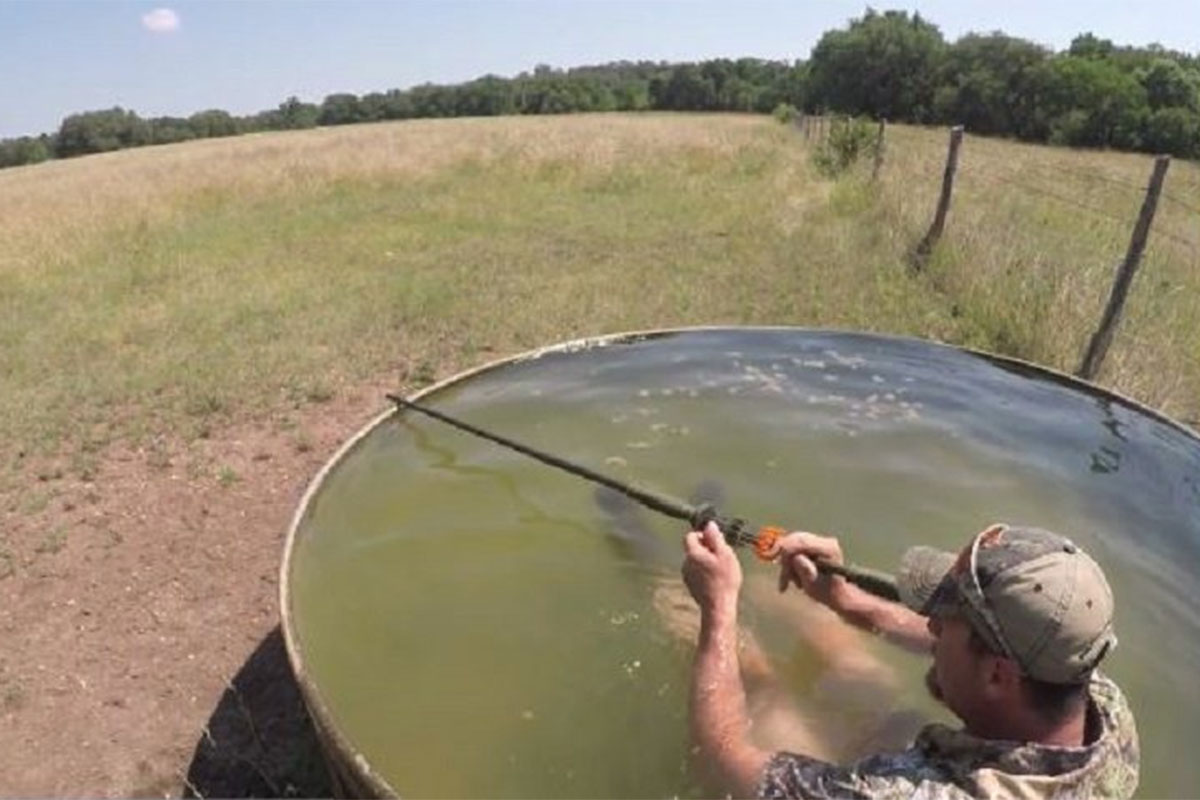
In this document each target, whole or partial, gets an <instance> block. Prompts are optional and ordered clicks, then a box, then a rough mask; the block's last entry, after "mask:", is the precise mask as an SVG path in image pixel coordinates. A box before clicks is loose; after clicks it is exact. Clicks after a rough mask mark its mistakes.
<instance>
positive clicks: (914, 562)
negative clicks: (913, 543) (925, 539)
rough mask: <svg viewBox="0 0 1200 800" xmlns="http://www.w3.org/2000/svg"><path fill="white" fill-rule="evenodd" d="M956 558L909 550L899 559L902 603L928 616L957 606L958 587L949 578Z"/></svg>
mask: <svg viewBox="0 0 1200 800" xmlns="http://www.w3.org/2000/svg"><path fill="white" fill-rule="evenodd" d="M955 560H956V556H955V555H954V554H953V553H947V552H946V551H945V550H937V549H935V548H932V547H913V548H910V549H909V550H908V551H907V552H905V553H904V555H903V556H902V557H901V558H900V570H899V572H898V573H897V574H896V587H897V588H898V589H899V590H900V602H902V603H904V605H906V606H908V607H909V608H911V609H912V610H913V611H916V612H917V613H919V614H923V615H925V616H927V617H928V616H933V615H934V614H936V613H937V612H938V611H941V610H944V609H945V608H948V607H952V606H953V605H954V604H955V603H956V602H957V591H958V589H957V586H956V584H955V581H954V579H953V578H952V577H951V576H950V568H951V567H952V566H954V562H955Z"/></svg>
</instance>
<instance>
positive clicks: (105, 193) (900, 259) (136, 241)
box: [0, 115, 1200, 453]
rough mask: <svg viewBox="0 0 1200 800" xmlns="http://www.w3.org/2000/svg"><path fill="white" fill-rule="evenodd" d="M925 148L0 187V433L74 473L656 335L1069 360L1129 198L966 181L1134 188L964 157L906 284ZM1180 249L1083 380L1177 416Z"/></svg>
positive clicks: (716, 120)
mask: <svg viewBox="0 0 1200 800" xmlns="http://www.w3.org/2000/svg"><path fill="white" fill-rule="evenodd" d="M943 140H944V134H943V133H942V132H937V131H923V130H919V129H905V128H894V129H892V131H891V132H890V134H889V146H888V160H887V162H886V165H885V168H884V175H883V179H882V180H881V183H880V185H878V186H875V187H871V186H868V185H866V183H865V182H864V180H863V179H862V177H861V175H857V174H855V175H851V176H849V177H846V178H843V179H841V180H840V181H839V182H837V183H830V182H828V181H826V180H823V179H821V178H820V177H818V175H817V174H816V172H815V171H814V170H813V169H812V167H811V166H810V163H809V159H808V155H807V151H806V149H805V147H804V144H803V141H802V139H801V138H800V137H799V136H798V135H797V134H796V132H795V131H794V130H793V129H791V128H788V127H785V126H780V125H778V124H776V123H774V122H772V121H771V120H769V119H759V118H750V117H737V116H707V117H705V116H654V115H647V116H630V117H625V116H617V115H607V116H603V117H579V116H577V117H567V118H558V119H555V118H537V119H499V120H455V121H423V122H412V123H399V124H387V125H370V126H357V127H348V128H339V129H332V130H320V131H311V132H304V133H294V134H278V135H273V136H262V137H247V138H245V139H241V140H229V141H224V142H203V143H195V144H188V145H181V146H172V147H164V148H147V149H144V150H138V151H130V152H125V153H117V154H112V155H109V156H103V157H97V158H86V159H80V160H77V161H70V162H62V163H55V164H48V165H41V166H38V167H32V168H23V169H19V170H9V171H6V172H5V173H0V195H4V196H13V195H12V192H15V191H22V190H23V195H22V196H23V197H24V198H25V199H24V202H23V205H22V206H21V207H20V208H18V209H17V211H16V213H14V214H12V215H6V218H5V219H4V220H0V310H2V311H3V313H2V314H0V373H2V374H4V375H5V376H6V380H5V388H4V391H3V392H2V393H0V435H3V438H4V440H5V441H7V442H10V443H13V445H14V447H20V448H22V449H30V448H32V449H34V450H44V451H53V450H55V449H57V448H59V447H66V448H68V449H71V450H76V449H83V450H85V451H86V452H89V453H94V452H97V451H98V450H102V449H103V447H104V446H105V445H106V444H107V443H109V442H111V441H113V440H114V439H123V438H132V439H139V438H141V439H143V440H149V438H150V437H154V436H157V435H160V434H162V433H164V432H174V433H181V434H182V436H183V437H184V438H189V437H190V438H200V437H203V436H205V435H207V432H208V431H209V430H210V428H211V426H212V425H213V424H221V423H222V422H223V421H227V420H232V419H237V418H244V417H246V416H254V415H263V414H268V415H269V414H273V413H276V412H278V411H279V410H280V409H284V408H294V407H296V406H298V405H303V404H308V403H320V402H325V401H327V400H329V399H331V398H333V397H334V396H335V395H336V394H337V393H338V392H339V391H342V390H343V389H345V388H346V387H348V386H353V385H355V384H357V383H361V382H362V381H365V380H368V379H371V378H375V379H378V377H379V376H381V375H384V376H394V377H395V381H396V383H397V384H400V383H401V382H406V383H408V384H409V385H421V384H424V383H428V382H429V381H431V380H434V379H435V378H436V377H438V376H440V375H443V374H445V373H447V372H448V371H449V370H451V369H454V368H457V367H460V366H464V365H469V364H472V363H476V362H478V361H481V360H485V359H490V358H493V357H495V356H496V355H498V354H504V353H508V352H512V351H516V350H521V349H524V348H528V347H533V346H536V345H540V344H544V343H548V342H553V341H558V340H562V339H566V338H571V337H575V336H581V335H593V334H598V333H603V332H610V331H618V330H625V329H632V328H649V327H659V326H674V325H695V324H714V323H730V324H760V323H762V324H796V325H807V326H820V327H826V326H828V327H838V328H854V329H862V330H874V331H888V332H897V333H906V334H914V335H919V336H928V337H933V338H939V339H944V340H948V341H952V342H959V343H964V344H969V345H975V346H980V347H984V348H988V349H993V350H1000V351H1002V352H1007V353H1011V354H1014V355H1019V356H1023V357H1027V358H1031V359H1033V360H1036V361H1040V362H1042V363H1046V364H1050V365H1052V366H1057V367H1060V368H1066V369H1068V370H1069V369H1073V368H1074V367H1075V365H1076V364H1077V362H1078V358H1079V354H1080V353H1081V352H1082V347H1083V345H1084V344H1085V342H1086V336H1087V334H1088V333H1090V326H1092V325H1094V323H1095V320H1097V319H1098V317H1099V313H1100V309H1101V308H1102V305H1103V300H1104V296H1105V295H1106V293H1107V290H1108V283H1109V281H1110V280H1111V273H1112V268H1113V266H1114V265H1115V264H1116V262H1117V260H1118V259H1119V257H1120V255H1121V253H1122V252H1123V250H1124V246H1125V245H1124V240H1125V238H1126V237H1127V236H1128V227H1129V226H1131V225H1132V220H1133V216H1134V214H1135V213H1136V208H1137V205H1138V202H1139V198H1138V196H1137V193H1136V192H1133V193H1129V192H1126V194H1125V195H1123V196H1121V197H1120V198H1119V199H1116V200H1113V201H1112V203H1111V204H1110V205H1106V206H1105V208H1106V209H1107V210H1111V212H1112V213H1113V215H1114V216H1117V217H1118V218H1120V219H1127V220H1128V226H1122V225H1116V224H1108V223H1097V222H1096V221H1095V220H1092V219H1089V218H1086V217H1083V216H1079V215H1076V214H1075V212H1074V210H1073V209H1071V208H1070V207H1069V206H1063V207H1059V206H1056V205H1055V204H1054V203H1053V202H1050V201H1048V200H1046V199H1044V198H1034V199H1031V197H1030V196H1028V195H1027V194H1025V193H1022V192H1021V191H1020V190H1018V189H1016V188H1014V187H1012V186H1003V188H1002V190H998V189H997V184H994V183H990V182H986V181H985V180H984V179H983V178H982V177H980V178H976V176H977V175H979V176H984V177H986V176H988V175H989V174H991V173H995V174H1000V175H1005V176H1008V175H1011V174H1013V172H1014V170H1017V171H1018V173H1019V175H1020V176H1021V177H1022V179H1023V180H1024V179H1028V180H1030V181H1033V180H1037V181H1039V183H1041V184H1046V178H1045V175H1044V174H1043V172H1044V170H1041V169H1040V168H1039V167H1038V166H1037V164H1040V163H1041V162H1052V163H1058V162H1062V163H1064V164H1066V165H1067V166H1069V167H1071V168H1072V169H1076V168H1079V169H1092V168H1093V166H1092V165H1093V164H1094V163H1102V164H1104V165H1106V166H1105V168H1106V169H1111V170H1112V171H1114V174H1119V175H1120V176H1122V177H1128V178H1129V179H1130V180H1131V181H1133V182H1134V183H1136V182H1138V181H1142V182H1144V180H1145V178H1144V176H1143V175H1142V174H1141V173H1142V171H1143V170H1142V169H1141V167H1140V166H1138V165H1140V164H1141V163H1143V162H1144V163H1146V164H1148V161H1147V160H1146V159H1137V157H1134V156H1115V155H1106V154H1086V155H1085V156H1083V157H1082V158H1083V161H1082V162H1081V161H1080V159H1081V156H1080V155H1079V154H1076V153H1072V152H1070V151H1057V150H1050V149H1046V148H1031V147H1024V146H1018V145H1013V144H1008V143H1003V142H988V141H986V140H976V139H973V138H970V137H969V138H968V141H967V143H966V144H965V145H964V154H963V160H964V164H965V165H966V167H965V169H964V176H963V180H962V183H961V185H960V187H959V189H958V192H957V196H956V199H955V207H954V209H953V210H952V212H951V216H950V221H949V225H948V229H947V238H946V240H945V242H944V246H943V247H942V248H941V250H940V251H939V252H938V253H937V255H936V257H935V259H934V262H933V264H932V265H931V268H930V270H929V273H928V274H927V275H925V276H919V277H916V278H914V277H912V276H910V275H909V274H908V272H907V271H906V269H905V267H904V263H905V258H906V255H907V252H908V249H909V248H911V246H912V244H913V243H914V242H915V241H916V240H917V239H918V238H919V237H920V235H921V233H922V232H923V227H924V225H926V224H927V223H928V217H929V215H930V214H931V212H932V206H933V202H934V199H935V196H936V191H937V184H938V179H939V175H940V171H939V170H940V167H938V166H937V165H938V163H939V160H940V158H941V151H942V148H943V146H944V145H943ZM1035 160H1036V161H1037V164H1034V162H1035ZM1026 162H1028V163H1029V164H1032V165H1033V166H1029V167H1028V173H1025V172H1020V170H1022V169H1025V167H1024V166H1022V165H1023V164H1026ZM1084 162H1086V163H1084ZM930 163H932V164H933V165H934V167H933V170H932V172H931V170H930V168H929V164H930ZM1187 166H1188V165H1177V166H1176V168H1175V169H1176V171H1177V172H1181V169H1180V168H1181V167H1182V168H1183V169H1185V170H1186V168H1187ZM39 170H42V172H41V173H39ZM1145 172H1147V173H1148V166H1147V167H1146V169H1145ZM1193 173H1194V170H1193ZM1054 177H1055V178H1056V179H1058V178H1060V177H1061V176H1058V175H1055V176H1054ZM1174 177H1175V176H1174V175H1173V176H1172V178H1173V179H1174ZM1192 180H1194V178H1192ZM972 181H974V183H973V182H972ZM1049 185H1050V186H1052V187H1054V188H1055V189H1056V190H1057V191H1062V192H1065V193H1070V194H1072V195H1073V196H1079V197H1081V198H1084V199H1086V200H1087V201H1088V202H1092V203H1095V202H1099V201H1097V200H1096V198H1095V193H1094V191H1090V192H1089V191H1088V190H1089V189H1090V188H1091V187H1089V186H1087V185H1085V184H1083V183H1081V184H1080V185H1079V186H1063V185H1062V180H1061V179H1060V180H1052V181H1051V182H1050V184H1049ZM1186 188H1187V187H1185V186H1184V185H1183V184H1177V185H1176V189H1177V190H1178V191H1185V189H1186ZM1114 196H1116V195H1115V194H1114ZM81 197H82V198H88V199H89V201H88V202H86V203H85V202H83V201H81V200H80V198H81ZM1197 204H1198V205H1200V201H1198V203H1197ZM1172 222H1173V223H1174V222H1178V220H1172ZM1191 224H1192V226H1193V229H1194V230H1196V231H1197V233H1196V236H1197V237H1198V238H1200V221H1198V220H1192V222H1191ZM1187 258H1193V259H1194V254H1187V255H1186V257H1185V255H1181V254H1180V252H1179V251H1167V250H1165V249H1163V248H1161V247H1160V248H1158V249H1156V250H1153V251H1152V252H1151V254H1150V257H1149V258H1148V260H1147V263H1146V265H1145V267H1144V269H1143V273H1142V275H1140V276H1139V279H1138V282H1137V283H1136V284H1135V287H1134V292H1133V297H1132V302H1131V306H1130V311H1129V315H1128V317H1127V319H1126V321H1125V323H1124V324H1123V326H1122V328H1121V330H1120V331H1119V332H1118V335H1117V339H1116V344H1115V346H1114V351H1113V355H1112V356H1111V357H1110V364H1109V366H1108V368H1107V369H1106V371H1105V373H1104V374H1103V375H1102V378H1103V380H1104V381H1106V382H1108V383H1110V384H1112V385H1114V386H1116V387H1117V388H1119V389H1124V390H1126V391H1130V392H1132V393H1133V394H1135V395H1137V396H1139V397H1141V398H1142V399H1145V400H1148V401H1149V402H1151V403H1154V404H1157V405H1160V406H1163V407H1165V408H1167V410H1169V411H1172V412H1176V413H1181V414H1184V415H1194V414H1195V413H1196V410H1197V409H1196V401H1195V399H1194V398H1196V397H1198V396H1200V352H1198V351H1197V347H1198V346H1200V345H1198V344H1197V341H1200V337H1196V336H1195V335H1194V331H1195V330H1197V324H1196V323H1197V322H1200V300H1197V298H1200V292H1197V291H1196V290H1197V289H1198V288H1200V287H1198V286H1197V284H1198V283H1200V271H1198V270H1197V269H1196V264H1195V262H1194V260H1193V261H1191V262H1188V261H1187Z"/></svg>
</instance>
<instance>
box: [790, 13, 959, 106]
mask: <svg viewBox="0 0 1200 800" xmlns="http://www.w3.org/2000/svg"><path fill="white" fill-rule="evenodd" d="M945 52H946V43H945V40H943V39H942V34H941V32H940V31H939V30H938V29H937V26H935V25H932V24H930V23H928V22H926V21H925V20H924V19H922V18H921V15H920V14H915V13H914V14H913V15H912V16H911V17H909V15H908V13H907V12H904V11H886V12H884V13H883V14H879V13H877V12H875V11H873V10H871V9H868V10H867V12H866V14H864V15H863V17H862V18H861V19H856V20H852V21H851V22H850V26H849V28H847V29H846V30H837V31H829V32H828V33H826V34H825V35H824V36H822V37H821V40H820V41H819V42H817V46H816V47H814V48H813V52H812V58H811V59H810V60H809V62H808V87H807V95H808V96H807V98H806V102H805V105H806V106H807V107H808V108H809V109H814V108H825V109H831V110H834V111H840V112H844V113H848V114H854V115H860V114H866V115H869V116H872V117H886V118H887V119H895V120H909V121H913V122H925V121H928V120H929V119H931V118H932V116H933V102H934V93H935V90H936V86H937V78H938V70H939V68H940V66H941V62H942V59H943V58H944V57H945Z"/></svg>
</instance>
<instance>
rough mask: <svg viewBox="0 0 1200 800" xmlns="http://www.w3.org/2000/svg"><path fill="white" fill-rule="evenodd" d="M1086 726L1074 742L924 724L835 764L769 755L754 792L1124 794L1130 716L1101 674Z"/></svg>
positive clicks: (1133, 779)
mask: <svg viewBox="0 0 1200 800" xmlns="http://www.w3.org/2000/svg"><path fill="white" fill-rule="evenodd" d="M1089 691H1090V693H1091V700H1092V704H1091V708H1089V717H1090V719H1089V728H1090V729H1091V730H1095V728H1094V727H1092V726H1094V725H1097V724H1098V725H1099V726H1100V727H1099V735H1098V736H1096V737H1095V738H1094V740H1093V741H1092V742H1091V744H1087V745H1084V746H1082V747H1050V746H1045V745H1039V744H1023V743H1020V742H1008V741H998V740H991V739H980V738H978V737H975V736H972V735H970V734H968V733H965V732H964V731H961V730H954V729H951V728H949V727H947V726H945V725H936V724H935V725H927V726H925V728H923V729H922V730H921V732H920V734H918V736H917V738H916V741H914V742H913V744H912V746H911V747H909V748H908V749H907V750H903V751H901V752H898V753H881V754H878V755H873V756H868V757H867V758H864V759H862V760H860V761H857V762H855V763H853V764H850V765H848V766H838V765H836V764H830V763H828V762H825V761H819V760H817V759H814V758H809V757H807V756H802V755H795V754H793V753H776V754H775V755H774V756H773V757H772V758H771V760H770V761H769V762H767V766H766V769H765V770H764V772H763V777H762V780H761V782H760V784H759V791H758V794H759V796H760V797H816V798H821V797H838V798H842V797H872V798H888V797H903V798H913V797H915V798H937V799H938V800H941V798H964V797H1019V798H1037V799H1038V800H1043V798H1047V799H1048V798H1059V797H1062V798H1066V797H1070V798H1076V797H1078V798H1091V797H1129V796H1130V795H1132V794H1133V791H1134V789H1136V788H1137V782H1138V740H1137V729H1136V727H1135V726H1134V722H1133V714H1132V713H1131V712H1130V710H1129V706H1128V705H1127V704H1126V702H1125V698H1124V696H1123V695H1122V694H1121V691H1120V689H1118V688H1117V685H1116V684H1115V683H1113V682H1112V681H1111V680H1109V679H1108V678H1106V677H1104V676H1102V675H1100V674H1098V673H1097V674H1096V675H1095V676H1094V677H1093V678H1092V682H1091V686H1090V687H1089Z"/></svg>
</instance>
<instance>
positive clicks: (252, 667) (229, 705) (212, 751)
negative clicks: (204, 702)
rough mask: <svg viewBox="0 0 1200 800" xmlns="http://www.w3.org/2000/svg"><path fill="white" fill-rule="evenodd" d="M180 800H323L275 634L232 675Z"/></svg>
mask: <svg viewBox="0 0 1200 800" xmlns="http://www.w3.org/2000/svg"><path fill="white" fill-rule="evenodd" d="M181 793H182V796H183V797H202V798H203V797H331V796H333V784H332V783H331V781H330V779H329V773H328V772H327V771H326V768H325V760H324V758H323V756H322V754H321V749H320V745H319V743H318V741H317V734H316V730H315V729H314V728H313V724H312V720H311V719H309V716H308V711H307V709H305V707H304V702H303V700H302V699H301V697H300V687H299V686H298V685H297V684H296V678H295V676H294V675H293V674H292V668H291V665H290V664H289V663H288V657H287V649H286V647H285V646H284V643H283V634H282V633H281V632H280V629H279V627H278V626H276V627H275V628H274V629H272V631H271V632H270V633H269V634H267V636H266V637H265V638H264V639H263V640H262V641H261V642H259V644H258V646H257V647H256V648H255V649H254V652H253V653H251V655H250V658H248V659H247V660H246V663H245V664H243V665H242V668H241V669H240V670H238V673H237V675H235V676H234V678H233V680H232V681H231V682H230V684H229V686H228V687H227V688H226V689H225V693H224V694H223V695H221V699H220V701H219V702H218V703H217V707H216V708H215V709H213V712H212V716H210V717H209V719H208V723H207V724H206V725H205V726H204V732H203V733H202V735H201V736H200V741H198V742H197V743H196V749H195V751H194V752H193V753H192V761H191V763H190V764H189V765H188V771H187V777H186V779H185V781H184V786H183V789H182V792H181Z"/></svg>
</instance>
